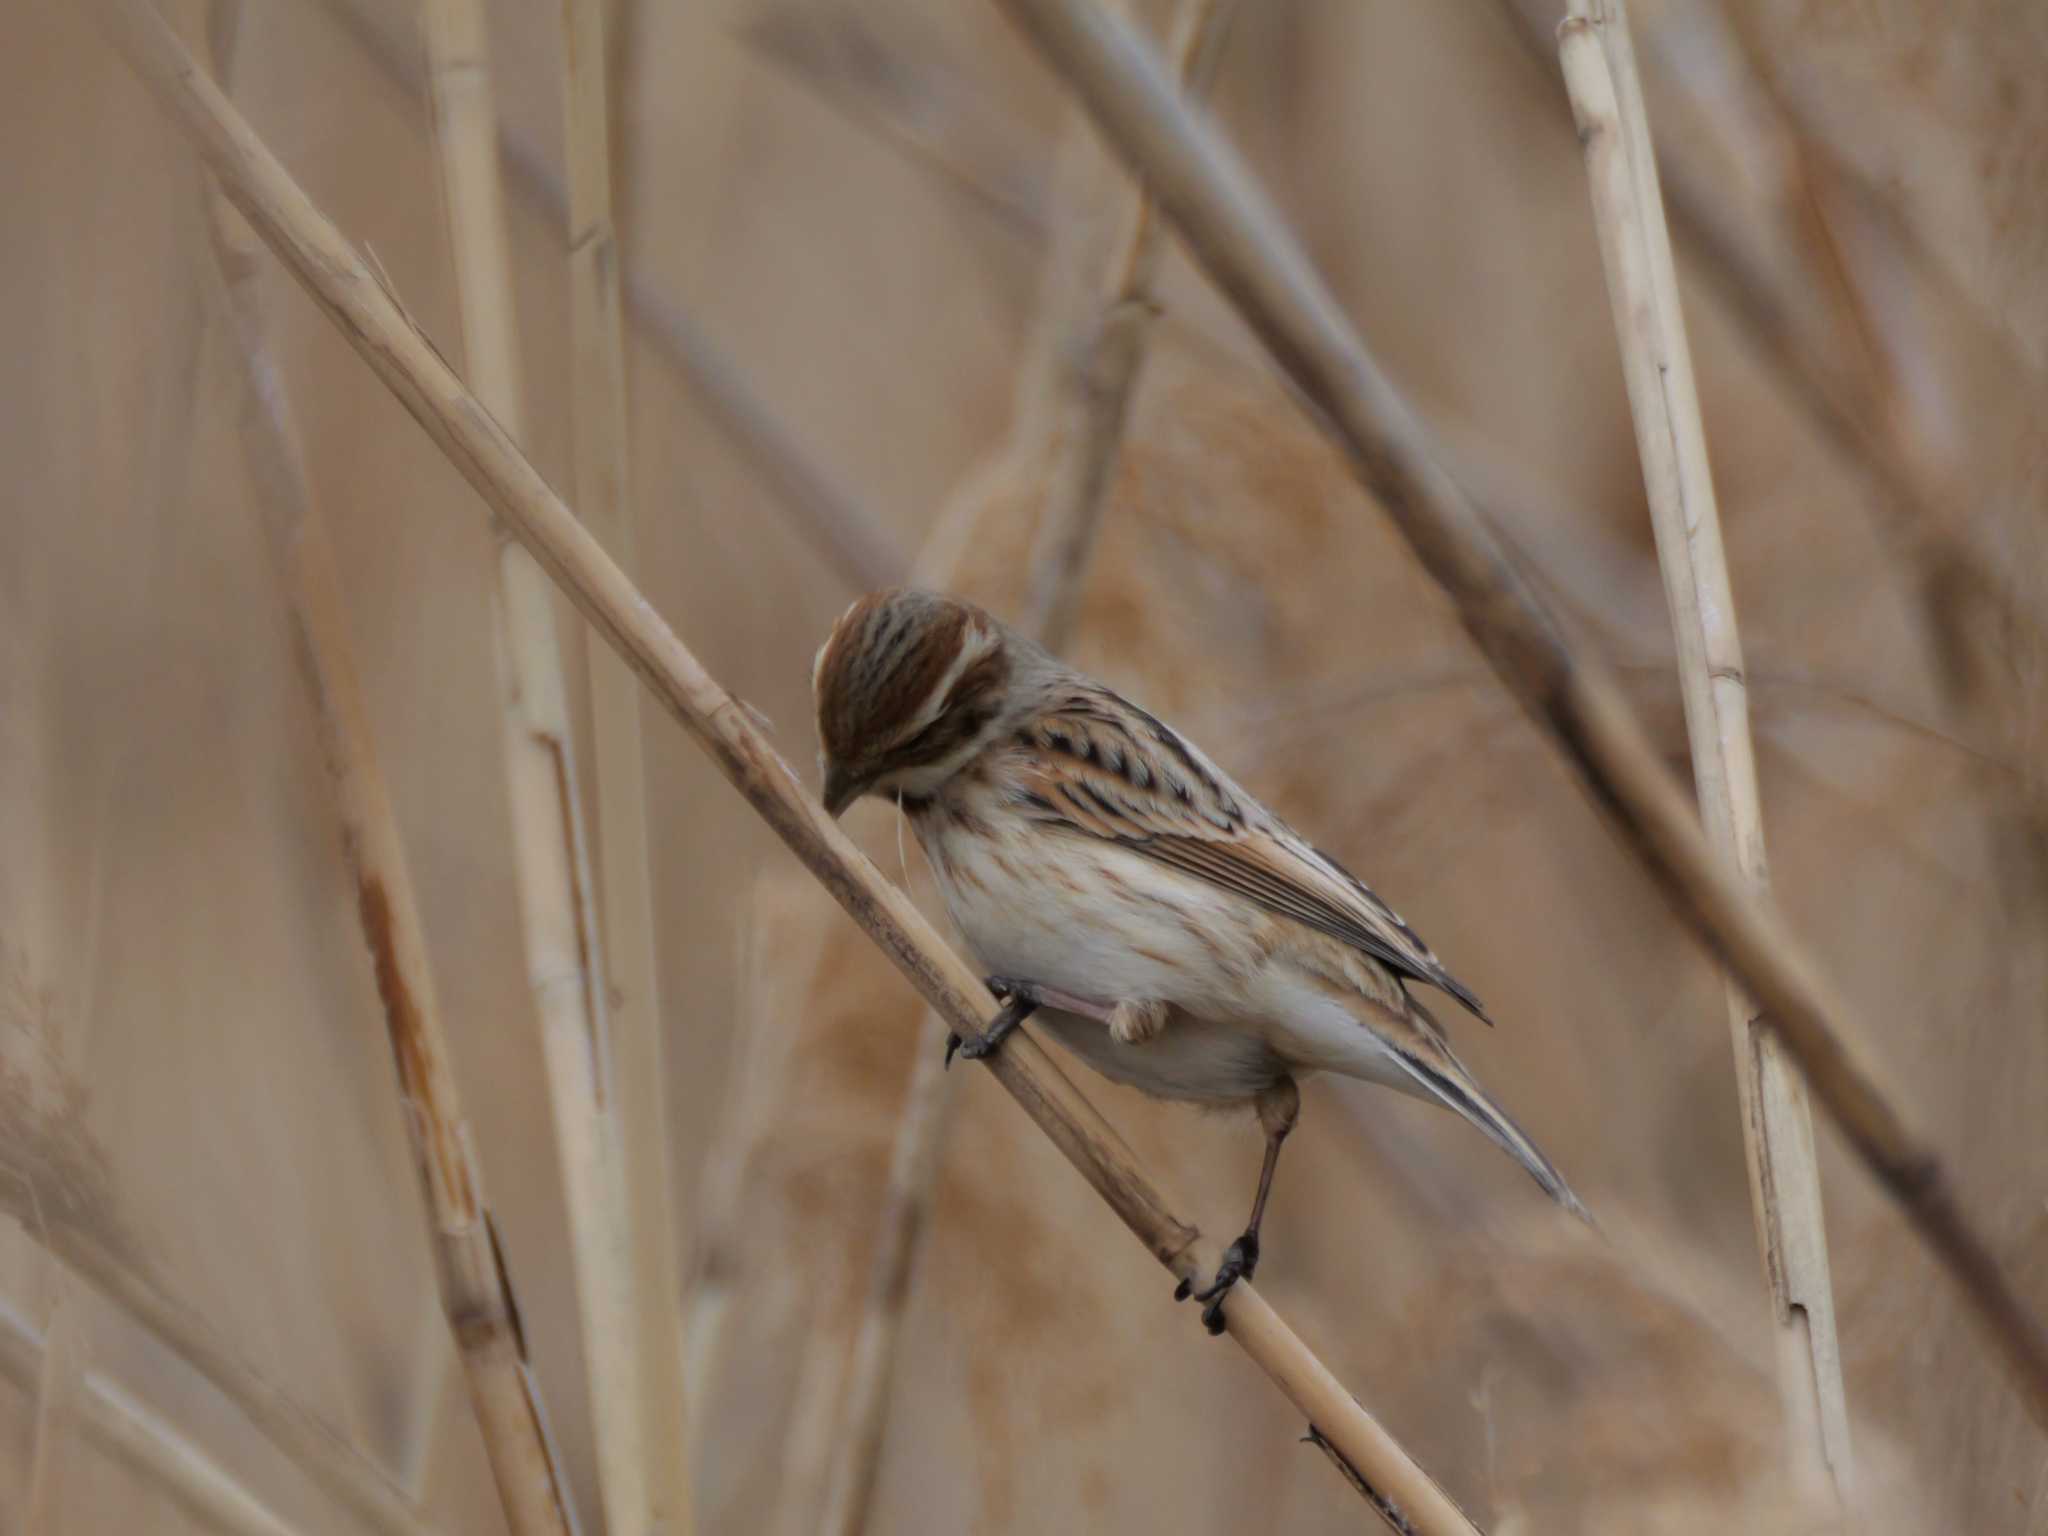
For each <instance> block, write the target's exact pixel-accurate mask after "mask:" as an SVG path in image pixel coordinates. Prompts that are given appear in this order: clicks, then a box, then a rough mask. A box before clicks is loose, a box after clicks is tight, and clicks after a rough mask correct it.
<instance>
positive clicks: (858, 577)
mask: <svg viewBox="0 0 2048 1536" xmlns="http://www.w3.org/2000/svg"><path fill="white" fill-rule="evenodd" d="M320 3H321V4H322V6H323V7H324V8H325V9H326V11H327V12H328V14H329V15H331V16H332V17H334V19H335V21H336V22H337V23H338V24H339V25H340V26H341V27H342V28H343V29H344V30H345V31H346V32H347V33H348V35H349V36H350V37H352V38H353V39H355V40H356V41H357V42H358V43H359V44H360V45H361V47H362V50H363V52H364V53H365V55H367V56H368V58H369V59H370V61H371V62H372V63H374V64H375V65H376V66H377V67H378V69H380V70H381V71H382V72H383V73H384V75H385V76H386V78H388V79H390V80H392V81H394V82H395V83H397V84H398V85H400V86H402V87H404V88H405V89H407V90H410V91H415V92H418V91H420V90H422V89H424V88H425V82H424V81H423V80H422V78H421V76H420V71H419V67H418V64H417V62H416V61H415V59H414V58H413V55H412V53H411V52H410V51H409V50H402V49H399V48H396V47H394V46H393V45H392V42H391V39H390V38H389V37H388V36H387V35H386V33H385V31H384V30H383V29H382V28H381V27H379V26H378V25H377V24H376V23H375V22H374V21H372V20H371V19H369V18H368V17H367V16H365V15H364V14H363V13H362V11H361V9H360V8H359V5H358V4H357V3H355V0H320ZM500 143H501V145H502V153H503V156H504V161H505V163H506V165H507V166H508V167H509V168H510V171H511V176H512V181H513V185H514V186H515V187H517V188H518V189H519V191H521V192H522V193H523V194H525V195H526V196H527V197H528V198H529V199H531V200H532V201H533V202H534V203H536V204H538V205H539V207H540V208H541V210H542V211H543V212H545V214H546V215H547V216H548V218H550V219H551V220H553V221H554V222H555V223H557V224H566V221H567V220H568V217H569V199H568V193H567V192H566V191H565V190H564V188H563V185H562V181H561V178H560V177H559V176H558V175H557V174H556V173H555V171H554V170H553V169H552V168H551V167H550V166H549V165H548V164H547V163H546V161H545V160H543V159H542V158H541V156H540V155H539V154H537V153H536V152H535V151H534V149H533V147H532V146H531V145H529V144H528V143H526V142H525V141H524V140H522V139H520V138H519V137H518V136H517V135H516V134H514V133H513V131H512V129H511V128H510V127H509V126H504V127H502V128H501V130H500ZM621 286H622V287H623V289H624V293H625V307H626V311H627V313H628V315H629V316H630V317H631V319H632V322H633V326H634V330H635V334H637V335H638V336H640V337H641V338H642V339H643V340H644V341H645V342H646V343H647V345H648V346H649V347H650V349H651V350H652V351H653V353H654V355H655V356H656V357H658V358H660V359H661V360H662V361H663V362H664V363H665V364H666V365H667V366H668V367H669V368H670V369H672V370H673V371H674V372H675V373H676V374H677V375H678V376H679V377H680V379H681V381H682V382H683V384H684V385H685V386H686V387H687V388H688V389H689V390H690V391H691V392H692V393H693V394H694V396H695V398H696V400H697V403H698V404H699V405H700V406H701V407H702V408H703V409H704V411H705V413H706V414H707V415H708V416H709V417H710V419H711V423H712V425H713V426H714V427H715V428H716V429H717V430H718V431H719V432H720V433H721V434H722V435H723V436H724V438H725V440H726V441H727V443H728V444H730V445H731V447H732V448H733V450H734V451H735V452H737V453H738V454H739V455H740V456H741V457H742V458H743V459H744V460H746V462H747V463H748V465H749V466H750V467H751V468H752V469H753V471H754V472H755V473H756V474H757V475H759V476H760V477H761V479H762V480H764V481H765V482H766V483H767V484H768V486H769V487H770V489H771V490H772V491H773V492H774V494H775V496H776V497H777V499H778V500H779V502H780V503H781V506H782V508H783V510H784V511H785V512H787V513H788V515H789V516H790V519H791V521H792V522H793V523H794V525H795V529H796V532H797V534H798V536H799V537H800V538H801V539H802V540H803V542H804V543H805V545H806V546H808V547H809V548H810V549H811V550H812V551H814V552H815V554H816V555H817V557H818V559H819V560H820V561H822V562H823V563H824V564H825V565H826V566H827V567H828V568H830V569H831V570H833V571H834V572H836V573H837V574H838V575H839V577H840V579H841V580H842V581H844V582H845V583H846V584H847V585H848V586H849V587H851V588H852V589H853V590H855V591H857V592H867V591H872V590H873V589H875V588H877V587H886V586H888V585H890V584H891V583H892V582H897V581H901V580H902V579H903V575H904V572H905V571H907V570H908V569H909V566H910V562H909V560H908V558H907V557H906V556H905V554H904V552H903V550H902V549H901V547H900V546H899V545H898V543H897V541H896V539H895V538H894V536H893V535H891V533H890V532H889V529H888V526H887V525H886V524H885V523H884V522H883V521H882V520H881V518H880V517H878V516H877V515H876V514H875V512H874V511H873V509H872V508H870V507H868V506H867V505H865V504H864V503H863V502H862V501H861V500H860V499H859V498H858V497H856V496H854V495H853V494H852V493H851V492H849V491H848V490H847V488H846V487H845V486H843V485H840V484H838V483H836V482H835V481H834V480H833V479H832V477H831V476H830V475H828V474H826V473H825V472H824V470H823V469H821V468H820V467H819V466H818V464H817V462H816V460H815V459H814V457H813V456H812V454H811V452H810V451H809V449H808V448H806V447H805V445H804V444H803V443H802V442H801V441H800V440H799V439H798V438H797V436H796V434H795V433H794V432H792V431H791V430H790V428H789V426H788V424H787V423H786V422H784V421H783V420H781V419H780V418H779V417H778V416H777V414H776V413H775V411H774V410H773V409H772V408H770V406H769V405H768V404H767V403H766V402H765V401H764V400H763V399H762V397H761V394H760V392H759V390H757V389H756V388H755V387H754V385H753V383H752V381H751V380H749V379H748V378H747V376H746V374H745V372H744V371H743V370H742V369H741V368H740V367H739V365H738V364H737V363H736V362H735V361H734V360H733V358H732V357H731V356H730V355H729V354H728V353H726V352H725V351H724V350H723V349H722V348H720V347H719V346H718V345H717V343H715V342H714V341H712V339H711V338H710V337H709V336H708V335H706V334H705V332H704V331H703V330H702V328H701V327H699V326H698V325H697V323H696V322H695V321H694V320H693V319H692V318H691V317H690V315H689V314H688V313H687V312H686V311H685V310H683V309H682V308H681V307H680V306H679V305H677V304H675V303H674V302H673V301H671V300H670V299H668V298H667V297H666V296H665V295H664V294H662V293H661V292H660V290H659V289H658V288H656V287H655V286H654V285H652V284H650V283H648V282H646V281H645V280H644V279H642V278H639V277H636V276H635V275H634V274H632V273H630V272H627V273H623V274H622V283H621Z"/></svg>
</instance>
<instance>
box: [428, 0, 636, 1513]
mask: <svg viewBox="0 0 2048 1536" xmlns="http://www.w3.org/2000/svg"><path fill="white" fill-rule="evenodd" d="M423 18H424V21H425V24H426V37H427V69H428V77H429V80H430V83H431V87H432V89H431V95H432V97H433V102H434V143H435V147H436V149H437V151H438V154H439V163H440V169H441V185H442V193H443V196H444V198H445V200H446V204H447V214H448V241H449V249H450V254H451V255H452V257H453V259H454V263H455V275H456V295H457V298H458V301H459V304H460V308H461V314H462V345H463V356H464V358H465V360H466V364H467V367H468V371H469V377H470V378H471V379H472V380H474V381H475V385H476V391H477V398H478V399H479V400H480V401H481V402H482V403H483V406H484V408H485V409H487V410H489V411H490V412H491V414H492V415H493V416H494V417H495V418H496V419H497V420H498V421H500V422H502V423H504V430H505V432H506V433H507V434H509V435H510V436H513V437H516V436H517V435H518V432H519V426H518V423H519V421H520V416H521V412H520V383H519V341H518V329H517V325H516V323H515V318H514V311H513V307H512V291H511V266H510V249H509V241H508V236H507V231H506V224H505V210H504V201H503V196H502V188H501V186H500V180H499V175H498V120H497V113H496V110H495V108H494V107H493V105H492V96H491V72H490V61H489V58H488V52H487V40H486V36H485V28H484V16H483V7H482V4H481V0H425V3H424V6H423ZM497 599H498V615H497V617H498V629H499V649H498V657H499V668H500V673H501V683H502V686H503V689H504V695H505V697H504V727H505V738H504V739H505V772H506V779H507V786H508V791H509V794H508V798H509V800H510V804H511V812H512V853H513V867H514V871H515V874H516V876H517V880H518V885H519V911H520V920H521V930H522V934H523V937H524V940H525V949H526V966H527V979H528V987H529V990H530V992H531V994H532V997H533V1005H534V1010H535V1012H536V1014H537V1015H538V1017H539V1020H540V1033H541V1048H542V1057H543V1060H544V1061H545V1064H546V1075H547V1083H548V1099H549V1104H550V1106H551V1107H552V1109H553V1111H554V1115H553V1119H554V1128H555V1152H556V1157H557V1159H558V1160H559V1162H560V1164H561V1170H562V1187H563V1193H564V1195H565V1198H566V1204H567V1206H568V1218H569V1248H570V1259H571V1269H572V1271H573V1273H574V1275H575V1285H576V1305H577V1314H578V1318H579V1320H580V1322H581V1325H582V1336H583V1358H584V1367H585V1376H586V1379H587V1386H588V1388H589V1405H590V1423H591V1427H592V1430H593V1433H594V1436H595V1439H596V1443H597V1469H598V1488H599V1491H600V1493H601V1495H602V1497H603V1501H604V1510H605V1516H606V1520H607V1522H608V1523H609V1524H610V1525H611V1527H612V1528H613V1529H614V1530H618V1531H622V1532H626V1533H628V1536H643V1533H644V1531H645V1528H646V1522H647V1508H648V1503H647V1500H648V1492H647V1482H646V1475H645V1474H646V1454H645V1450H644V1448H643V1446H642V1444H641V1409H642V1405H643V1402H644V1399H643V1398H642V1396H641V1388H640V1370H639V1366H640V1352H639V1350H638V1348H637V1346H636V1328H635V1323H636V1321H637V1319H638V1312H637V1311H636V1308H635V1304H634V1293H635V1290H636V1286H635V1283H634V1278H635V1277H634V1272H633V1254H632V1248H631V1238H630V1217H631V1212H630V1209H629V1206H628V1203H627V1196H626V1187H625V1168H624V1155H623V1154H624V1149H623V1146H622V1144H621V1138H620V1135H619V1124H618V1116H617V1115H616V1113H615V1112H614V1111H615V1107H616V1100H615V1098H614V1093H613V1083H612V1063H611V1045H610V1037H609V1030H610V1018H609V1000H608V998H607V997H606V995H605V985H604V981H605V976H606V971H605V957H604V947H603V944H602V941H601V939H600V933H601V929H600V926H599V922H598V910H597V901H596V893H595V890H594V888H593V885H592V880H591V870H590V853H589V840H588V838H587V835H586V832H585V828H584V824H583V796H582V791H581V789H580V787H579V784H578V777H577V763H576V751H575V739H574V734H573V732H572V730H571V727H570V722H569V705H568V697H567V689H566V684H565V682H564V678H563V668H562V649H561V642H560V637H559V636H558V635H557V633H556V625H555V604H554V594H553V592H552V591H550V590H549V586H548V582H547V578H546V577H545V576H544V575H543V574H542V573H541V570H540V568H539V567H538V566H537V565H535V564H534V562H533V559H532V557H531V556H529V555H528V554H527V553H526V552H525V551H524V550H523V549H521V548H520V547H519V545H518V544H517V543H516V542H514V541H513V540H511V539H506V540H505V541H504V542H503V544H502V545H501V546H500V548H499V550H498V589H497Z"/></svg>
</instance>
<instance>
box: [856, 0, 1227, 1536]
mask: <svg viewBox="0 0 2048 1536" xmlns="http://www.w3.org/2000/svg"><path fill="white" fill-rule="evenodd" d="M1235 4H1236V0H1181V4H1180V5H1179V6H1178V8H1177V9H1176V10H1175V12H1174V17H1173V28H1172V33H1171V35H1170V37H1169V39H1168V43H1167V54H1168V57H1169V58H1170V59H1171V61H1172V65H1173V70H1174V75H1175V78H1176V79H1177V80H1178V81H1179V82H1180V84H1181V87H1182V89H1183V90H1185V91H1187V92H1188V93H1189V94H1190V95H1197V96H1198V95H1201V94H1204V93H1205V92H1206V91H1207V89H1208V87H1209V84H1210V82H1211V81H1212V80H1213V79H1214V77H1215V70H1216V62H1217V60H1218V58H1220V57H1221V55H1222V51H1223V38H1224V34H1225V33H1226V32H1228V30H1229V27H1230V18H1231V14H1232V12H1233V10H1234V8H1235ZM1163 233H1164V231H1163V228H1162V226H1161V224H1160V221H1159V218H1158V211H1157V209H1156V208H1155V207H1154V206H1153V202H1152V198H1151V195H1150V194H1149V193H1148V192H1147V191H1146V190H1145V188H1144V185H1143V184H1142V183H1136V184H1133V185H1132V187H1131V188H1130V193H1129V196H1128V199H1127V200H1126V202H1125V204H1124V206H1123V207H1122V208H1121V209H1120V210H1119V220H1118V231H1117V238H1116V242H1115V244H1114V245H1113V246H1112V247H1111V249H1110V252H1109V254H1108V257H1107V258H1106V260H1105V261H1104V263H1103V270H1102V272H1101V274H1100V277H1099V279H1098V281H1097V284H1096V292H1097V293H1098V294H1099V295H1100V298H1099V301H1098V303H1097V304H1096V306H1095V308H1094V311H1093V312H1092V313H1091V314H1090V315H1089V316H1088V318H1087V322H1086V323H1087V327H1088V330H1087V334H1086V336H1085V338H1084V339H1083V341H1082V343H1081V345H1080V347H1079V350H1078V354H1077V355H1070V353H1069V349H1067V348H1064V347H1054V348H1053V349H1051V352H1050V357H1051V358H1052V359H1053V362H1052V372H1053V375H1054V377H1053V378H1052V379H1051V380H1050V381H1049V382H1050V385H1051V393H1052V395H1053V399H1054V406H1053V409H1054V411H1055V412H1056V415H1057V419H1056V423H1055V425H1054V428H1053V431H1052V434H1051V439H1050V441H1051V454H1050V462H1049V463H1048V464H1047V465H1046V466H1045V468H1044V471H1043V473H1044V485H1045V500H1044V503H1043V505H1042V507H1041V509H1040V512H1039V524H1038V529H1037V532H1036V534H1035V536H1034V538H1033V542H1032V549H1031V555H1030V569H1029V574H1028V576H1027V578H1026V595H1025V602H1024V610H1023V613H1022V614H1021V615H1020V617H1019V627H1020V628H1021V629H1022V630H1023V631H1024V632H1025V633H1026V634H1028V635H1031V636H1032V637H1033V638H1035V639H1037V640H1039V641H1041V642H1043V643H1044V644H1045V645H1046V646H1048V647H1050V648H1051V649H1052V650H1054V651H1059V650H1062V649H1064V648H1065V646H1066V643H1067V641H1068V639H1069V637H1070V636H1071V633H1072V631H1073V627H1074V621H1075V618H1076V616H1077V614H1078V613H1079V611H1080V601H1081V592H1082V589H1083V587H1084V585H1085V583H1086V579H1087V572H1088V561H1089V558H1090V556H1091V555H1092V554H1093V553H1094V549H1095V538H1096V534H1097V532H1098V531H1099V529H1100V528H1101V525H1102V514H1103V509H1104V505H1105V502H1106V501H1107V498H1108V493H1109V486H1110V482H1111V481H1112V480H1113V479H1114V478H1115V470H1116V459H1117V451H1118V449H1119V448H1120V447H1121V446H1122V444H1123V437H1124V426H1125V423H1126V422H1127V421H1128V420H1129V416H1130V403H1131V396H1132V394H1133V393H1134V392H1135V389H1136V385H1137V381H1138V373H1139V370H1140V368H1141V367H1142V366H1143V363H1144V360H1145V346H1146V341H1147V339H1148V335H1149V332H1150V327H1151V321H1152V318H1153V316H1154V315H1155V314H1156V313H1157V305H1156V303H1155V302H1154V300H1153V297H1152V282H1153V278H1154V276H1155V274H1156V273H1157V271H1158V267H1159V255H1160V251H1161V249H1162V239H1161V237H1162V235H1163ZM947 1033H948V1031H947V1026H946V1023H945V1021H944V1020H943V1019H941V1018H940V1017H939V1016H938V1015H937V1014H935V1013H933V1012H931V1011H929V1010H927V1011H926V1012H925V1014H924V1017H923V1020H922V1022H921V1024H920V1025H919V1027H918V1030H917V1042H916V1045H915V1047H914V1049H915V1051H916V1054H915V1055H914V1056H913V1058H912V1060H911V1068H910V1087H909V1090H908V1091H907V1092H906V1094H905V1095H904V1102H903V1109H902V1112H901V1115H900V1117H899V1119H898V1121H897V1125H896V1140H895V1144H894V1146H893V1147H892V1148H891V1152H890V1165H889V1182H888V1185H887V1187H886V1190H885V1191H884V1194H883V1198H882V1213H881V1217H880V1220H879V1221H878V1222H877V1224H876V1230H875V1253H874V1259H873V1263H872V1266H871V1273H870V1275H869V1278H868V1291H867V1297H866V1300H865V1302H864V1304H863V1307H862V1311H861V1321H860V1326H859V1330H858V1332H857V1333H856V1334H855V1337H854V1350H853V1361H852V1364H851V1366H850V1368H849V1371H848V1386H847V1389H846V1392H845V1395H844V1401H843V1403H842V1404H841V1406H840V1410H839V1426H838V1429H837V1431H836V1433H834V1434H833V1435H832V1437H831V1443H832V1444H833V1446H834V1447H835V1450H834V1454H833V1464H832V1468H831V1472H830V1476H829V1480H828V1482H827V1484H826V1495H825V1499H824V1504H823V1511H824V1513H823V1516H822V1518H821V1519H820V1521H819V1524H818V1530H819V1532H820V1533H821V1536H856V1533H858V1532H859V1531H860V1530H861V1529H862V1528H863V1527H864V1526H865V1525H866V1522H867V1512H868V1504H869V1501H870V1499H871V1498H872V1496H873V1493H874V1487H875V1479H876V1475H877V1474H878V1472H879V1471H880V1465H881V1455H882V1443H883V1433H882V1432H883V1429H884V1427H885V1424H886V1418H887V1413H888V1406H889V1384H890V1382H891V1380H892V1379H893V1377H894V1375H895V1368H896V1347H897V1339H898V1337H899V1335H900V1334H901V1332H902V1327H903V1315H904V1312H905V1310H906V1308H907V1307H908V1305H909V1299H910V1276H911V1272H912V1270H913V1268H914V1267H915V1264H916V1257H917V1250H918V1247H919V1244H920V1243H921V1241H922V1239H923V1236H924V1231H925V1222H926V1218H927V1216H928V1215H929V1214H930V1210H931V1206H932V1201H933V1194H934V1187H935V1185H936V1183H937V1181H938V1175H939V1162H940V1158H939V1152H940V1148H941V1146H942V1144H943V1140H944V1136H945V1127H946V1120H947V1117H946V1104H947V1101H948V1097H949V1096H948V1095H947V1093H946V1091H945V1079H944V1077H943V1076H942V1074H941V1072H940V1070H939V1065H938V1064H939V1062H940V1060H941V1053H942V1052H943V1051H944V1049H945V1041H946V1035H947Z"/></svg>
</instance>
